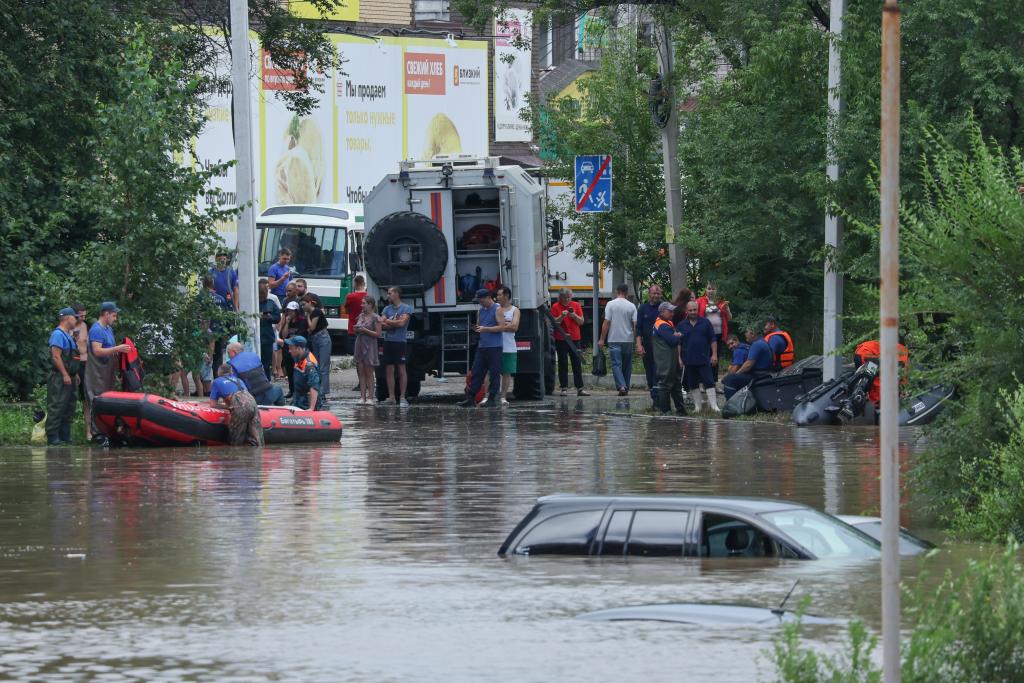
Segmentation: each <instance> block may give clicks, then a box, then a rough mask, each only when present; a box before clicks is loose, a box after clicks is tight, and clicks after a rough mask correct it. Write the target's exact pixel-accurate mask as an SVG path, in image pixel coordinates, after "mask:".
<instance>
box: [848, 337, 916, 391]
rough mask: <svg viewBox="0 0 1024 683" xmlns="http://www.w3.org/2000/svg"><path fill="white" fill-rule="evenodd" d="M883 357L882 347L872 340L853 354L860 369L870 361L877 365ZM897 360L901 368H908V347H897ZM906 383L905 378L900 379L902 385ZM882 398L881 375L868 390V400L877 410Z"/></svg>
mask: <svg viewBox="0 0 1024 683" xmlns="http://www.w3.org/2000/svg"><path fill="white" fill-rule="evenodd" d="M881 355H882V345H881V344H880V343H879V342H878V340H877V339H870V340H868V341H864V342H861V343H860V344H858V345H857V348H856V349H855V350H854V352H853V363H854V365H856V366H857V367H858V368H859V367H860V366H862V365H864V364H865V363H867V362H868V361H871V362H873V363H876V364H877V363H878V359H879V358H880V357H881ZM896 360H897V362H898V363H899V366H900V367H901V368H906V367H907V364H908V363H909V362H910V354H909V353H908V352H907V347H906V346H904V345H903V344H898V345H897V346H896ZM901 374H902V373H901ZM905 382H906V378H905V377H903V378H901V379H900V383H901V384H902V383H905ZM881 398H882V377H881V375H875V380H874V381H873V382H872V383H871V388H870V389H868V400H869V401H871V402H872V403H874V404H875V408H878V403H879V401H881Z"/></svg>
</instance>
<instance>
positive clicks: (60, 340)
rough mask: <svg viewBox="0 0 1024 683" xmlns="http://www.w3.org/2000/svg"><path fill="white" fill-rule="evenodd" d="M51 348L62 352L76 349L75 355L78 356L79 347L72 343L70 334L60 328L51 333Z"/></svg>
mask: <svg viewBox="0 0 1024 683" xmlns="http://www.w3.org/2000/svg"><path fill="white" fill-rule="evenodd" d="M50 346H56V347H57V348H58V349H60V350H61V351H69V350H71V349H74V351H75V355H76V356H77V355H78V345H77V344H75V343H74V342H72V340H71V337H70V336H68V333H67V332H65V331H64V330H62V329H61V328H59V327H58V328H56V329H55V330H54V331H53V332H51V333H50Z"/></svg>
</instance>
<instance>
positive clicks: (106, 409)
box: [92, 391, 341, 446]
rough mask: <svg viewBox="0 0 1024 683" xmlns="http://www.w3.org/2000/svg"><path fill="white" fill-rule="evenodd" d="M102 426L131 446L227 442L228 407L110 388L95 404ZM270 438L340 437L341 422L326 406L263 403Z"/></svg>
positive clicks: (276, 440) (286, 440) (325, 439)
mask: <svg viewBox="0 0 1024 683" xmlns="http://www.w3.org/2000/svg"><path fill="white" fill-rule="evenodd" d="M92 411H93V416H94V417H95V420H96V424H97V426H98V427H99V429H100V431H101V432H103V434H104V435H106V437H107V438H108V439H110V440H111V442H116V443H124V444H127V445H131V446H193V445H203V446H225V445H227V444H228V442H229V437H228V411H227V410H226V409H224V408H214V407H212V406H210V405H209V404H208V403H188V402H185V401H175V400H173V399H169V398H163V397H162V396H157V395H155V394H137V393H128V392H120V391H108V392H106V393H104V394H101V395H99V396H97V397H96V398H95V399H94V400H93V403H92ZM260 422H262V424H263V438H264V441H265V443H267V444H268V445H270V444H288V443H318V442H331V441H334V442H337V441H338V440H339V439H340V438H341V422H340V421H339V420H338V418H337V416H335V415H334V414H332V413H329V412H327V411H325V410H319V411H309V410H299V409H297V408H292V407H290V406H260Z"/></svg>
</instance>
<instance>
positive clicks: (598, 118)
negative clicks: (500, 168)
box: [532, 37, 668, 287]
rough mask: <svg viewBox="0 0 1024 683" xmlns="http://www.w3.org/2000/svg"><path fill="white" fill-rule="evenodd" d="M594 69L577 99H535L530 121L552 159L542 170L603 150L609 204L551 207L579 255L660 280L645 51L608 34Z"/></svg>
mask: <svg viewBox="0 0 1024 683" xmlns="http://www.w3.org/2000/svg"><path fill="white" fill-rule="evenodd" d="M613 41H614V42H613V46H612V47H611V48H610V49H609V50H608V51H606V52H605V54H604V56H603V58H602V60H601V65H600V68H599V69H598V70H597V71H596V72H594V73H593V74H591V75H588V76H587V77H585V78H581V79H580V80H579V82H578V84H579V89H580V95H581V99H580V100H576V99H573V98H569V97H562V98H557V99H556V98H551V99H549V100H548V101H546V102H543V103H536V102H535V103H534V104H533V110H532V115H533V119H534V125H535V127H536V128H537V129H538V130H542V131H543V137H544V139H545V140H548V141H550V143H551V144H550V145H546V147H545V151H546V152H549V153H551V154H552V155H553V157H554V158H553V159H552V160H551V161H550V162H548V163H546V164H545V173H546V174H547V175H549V176H550V177H553V178H570V179H571V178H572V177H573V159H574V157H575V156H576V155H578V154H598V153H609V154H611V155H612V159H613V163H614V170H615V195H614V210H613V211H611V212H609V213H606V214H586V215H582V216H577V214H576V213H575V211H574V207H573V206H572V201H571V200H572V196H571V195H567V196H566V197H565V201H564V202H563V203H560V204H555V203H553V205H552V206H551V211H552V213H553V214H554V215H557V216H561V217H563V218H566V219H572V222H571V223H569V222H567V223H566V225H567V229H566V232H567V233H568V235H569V236H570V237H571V240H572V242H573V243H574V245H575V253H576V256H577V257H579V258H587V259H592V258H593V257H595V256H596V257H597V258H599V259H601V260H602V261H604V262H605V263H607V264H608V265H609V266H611V267H613V268H622V269H623V270H625V271H626V272H627V273H629V274H630V275H631V276H632V278H633V281H634V282H635V283H637V286H638V287H642V285H643V284H644V283H649V282H653V281H660V282H666V281H667V279H668V278H667V272H668V257H667V255H666V254H665V252H664V249H665V227H664V226H665V203H664V186H663V184H662V176H661V164H660V154H661V145H660V135H659V133H658V129H657V128H655V126H654V124H653V123H652V122H651V118H650V116H649V114H648V113H647V103H648V100H647V80H648V78H647V76H645V75H644V74H650V73H652V71H653V70H654V55H653V54H652V52H651V50H649V49H647V48H645V47H643V46H642V45H640V44H638V42H637V41H636V40H635V38H631V37H616V38H613Z"/></svg>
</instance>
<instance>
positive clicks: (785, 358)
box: [764, 330, 794, 370]
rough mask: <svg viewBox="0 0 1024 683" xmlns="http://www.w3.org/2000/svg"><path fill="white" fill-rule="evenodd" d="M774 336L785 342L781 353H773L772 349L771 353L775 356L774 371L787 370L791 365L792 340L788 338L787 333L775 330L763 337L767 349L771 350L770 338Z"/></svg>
mask: <svg viewBox="0 0 1024 683" xmlns="http://www.w3.org/2000/svg"><path fill="white" fill-rule="evenodd" d="M776 335H778V336H781V337H782V338H783V339H785V340H786V348H785V349H784V350H783V351H782V353H775V351H774V349H773V350H772V353H773V354H774V356H775V369H776V370H781V369H783V368H788V367H789V366H790V365H792V364H793V355H794V354H793V340H792V339H791V338H790V336H789V333H788V332H783V331H782V330H775V331H774V332H769V333H768V334H766V335H764V340H765V342H767V343H768V347H769V348H771V345H772V343H771V338H772V337H774V336H776Z"/></svg>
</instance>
